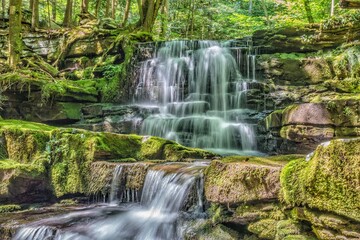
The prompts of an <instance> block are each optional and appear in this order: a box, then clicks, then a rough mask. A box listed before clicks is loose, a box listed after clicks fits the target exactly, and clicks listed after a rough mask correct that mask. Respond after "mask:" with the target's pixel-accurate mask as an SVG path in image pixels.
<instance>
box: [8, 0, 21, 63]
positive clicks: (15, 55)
mask: <svg viewBox="0 0 360 240" xmlns="http://www.w3.org/2000/svg"><path fill="white" fill-rule="evenodd" d="M21 4H22V2H21V0H10V3H9V65H10V67H12V68H16V67H17V65H18V63H19V61H20V55H21V52H22V39H21Z"/></svg>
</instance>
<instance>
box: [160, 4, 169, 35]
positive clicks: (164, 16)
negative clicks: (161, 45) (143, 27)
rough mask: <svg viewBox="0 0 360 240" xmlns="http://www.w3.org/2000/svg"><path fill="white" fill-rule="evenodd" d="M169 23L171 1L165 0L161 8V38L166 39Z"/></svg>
mask: <svg viewBox="0 0 360 240" xmlns="http://www.w3.org/2000/svg"><path fill="white" fill-rule="evenodd" d="M168 21H169V1H168V0H164V4H163V5H162V8H161V34H160V35H161V37H163V38H164V37H165V35H166V32H167V25H168Z"/></svg>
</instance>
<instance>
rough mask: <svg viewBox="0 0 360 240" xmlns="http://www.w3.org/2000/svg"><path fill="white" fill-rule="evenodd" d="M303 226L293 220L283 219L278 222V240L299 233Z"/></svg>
mask: <svg viewBox="0 0 360 240" xmlns="http://www.w3.org/2000/svg"><path fill="white" fill-rule="evenodd" d="M300 232H301V227H300V226H299V224H298V223H296V222H294V221H293V220H283V221H279V222H278V223H277V224H276V237H275V239H276V240H281V239H284V238H285V237H287V236H291V235H298V234H300Z"/></svg>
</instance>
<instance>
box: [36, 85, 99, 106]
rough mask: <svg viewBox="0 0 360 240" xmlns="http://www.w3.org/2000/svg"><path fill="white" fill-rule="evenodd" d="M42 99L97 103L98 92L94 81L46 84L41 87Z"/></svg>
mask: <svg viewBox="0 0 360 240" xmlns="http://www.w3.org/2000/svg"><path fill="white" fill-rule="evenodd" d="M41 90H42V98H43V99H44V100H45V101H46V100H48V99H50V98H60V99H62V98H71V99H75V100H77V101H83V102H97V100H98V99H97V98H98V90H97V88H96V82H95V81H94V80H79V81H69V80H60V81H56V82H48V83H46V84H45V85H44V86H43V87H42V89H41Z"/></svg>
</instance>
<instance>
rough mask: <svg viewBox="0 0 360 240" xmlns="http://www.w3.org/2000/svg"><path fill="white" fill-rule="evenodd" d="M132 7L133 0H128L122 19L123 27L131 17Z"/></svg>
mask: <svg viewBox="0 0 360 240" xmlns="http://www.w3.org/2000/svg"><path fill="white" fill-rule="evenodd" d="M130 7H131V0H127V1H126V5H125V13H124V17H123V21H122V26H123V27H125V25H126V23H127V20H128V18H129V13H130Z"/></svg>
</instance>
